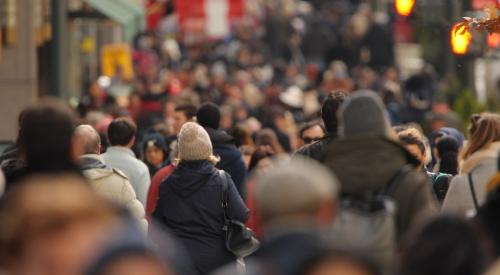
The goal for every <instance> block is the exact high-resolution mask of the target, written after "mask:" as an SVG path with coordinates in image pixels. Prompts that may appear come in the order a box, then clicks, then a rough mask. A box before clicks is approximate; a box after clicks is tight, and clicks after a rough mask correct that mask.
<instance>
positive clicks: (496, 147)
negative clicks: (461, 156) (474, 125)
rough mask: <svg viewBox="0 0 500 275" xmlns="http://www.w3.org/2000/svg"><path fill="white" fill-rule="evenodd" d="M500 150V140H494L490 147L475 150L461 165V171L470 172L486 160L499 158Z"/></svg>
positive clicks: (463, 172) (462, 172)
mask: <svg viewBox="0 0 500 275" xmlns="http://www.w3.org/2000/svg"><path fill="white" fill-rule="evenodd" d="M499 151H500V141H496V142H493V143H492V144H490V145H489V146H488V147H486V148H483V149H481V150H479V151H477V152H474V153H473V154H472V155H470V156H469V157H468V158H467V159H465V160H464V161H463V162H462V163H461V165H460V173H461V174H465V173H469V172H471V171H472V170H474V168H476V167H477V166H478V165H480V164H481V163H482V162H484V161H492V160H494V161H496V160H497V159H498V152H499Z"/></svg>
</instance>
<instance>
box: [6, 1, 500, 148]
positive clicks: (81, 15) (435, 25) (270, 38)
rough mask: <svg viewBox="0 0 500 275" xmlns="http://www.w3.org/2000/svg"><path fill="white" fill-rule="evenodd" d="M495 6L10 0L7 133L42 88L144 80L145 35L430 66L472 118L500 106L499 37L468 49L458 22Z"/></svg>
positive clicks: (292, 57)
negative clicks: (139, 70)
mask: <svg viewBox="0 0 500 275" xmlns="http://www.w3.org/2000/svg"><path fill="white" fill-rule="evenodd" d="M489 6H497V7H498V6H499V1H498V0H366V1H363V0H308V1H298V0H189V1H187V0H37V1H35V0H0V30H1V32H0V93H1V100H0V110H1V116H0V125H2V127H1V128H0V140H12V139H13V138H14V137H15V135H16V132H17V131H16V120H15V119H13V118H12V116H13V114H18V113H19V111H20V110H21V109H22V108H23V107H24V106H26V105H27V104H29V103H31V102H33V101H34V100H36V99H37V98H39V97H40V96H44V95H54V96H58V97H62V98H64V99H67V100H68V101H69V102H70V103H71V104H72V105H74V106H77V105H78V101H79V100H80V98H81V96H82V95H83V94H84V93H85V92H87V91H88V89H89V87H88V85H89V83H91V82H92V81H94V80H97V79H99V78H100V77H101V76H107V77H108V78H103V79H101V82H103V81H104V82H108V83H101V84H103V85H106V84H109V82H110V81H112V78H113V77H115V76H118V78H120V79H125V80H127V79H134V78H137V76H136V75H134V74H135V71H134V69H135V68H134V64H133V62H134V56H133V54H134V49H136V48H141V47H143V46H144V45H140V43H148V42H145V40H141V39H139V38H138V37H139V36H138V35H144V34H148V33H149V34H150V33H154V36H155V37H157V38H159V39H160V40H161V41H159V42H158V41H155V43H156V44H161V45H162V46H161V47H163V48H165V49H166V50H167V51H174V52H175V50H176V49H175V47H177V46H178V45H177V44H176V43H170V42H172V41H178V42H179V43H180V44H181V47H183V48H182V49H181V50H183V51H186V52H185V54H186V55H192V54H196V53H195V52H194V51H195V48H193V47H190V45H200V44H204V43H205V44H206V45H208V46H207V47H215V46H213V45H214V44H213V42H214V41H218V42H219V43H222V44H229V42H230V41H231V40H232V39H234V38H235V37H237V38H238V39H240V40H242V39H243V40H245V39H247V40H246V42H245V43H248V45H249V47H248V48H253V49H255V48H259V46H260V45H259V44H258V43H257V42H255V43H254V42H252V39H255V38H254V37H258V38H259V39H262V40H263V41H264V43H266V45H267V46H268V47H266V52H265V54H264V56H263V57H264V58H265V61H266V62H269V64H271V65H272V66H274V67H275V68H276V66H277V67H279V66H278V65H276V64H279V62H275V61H277V60H286V62H290V63H292V64H297V65H298V67H299V68H301V70H304V71H305V68H312V67H307V65H311V64H313V65H314V66H316V67H315V68H318V69H320V71H324V70H325V69H326V68H327V66H328V64H329V63H330V62H331V61H334V60H340V61H342V62H344V63H345V64H346V66H347V68H348V69H352V68H353V66H354V65H358V64H362V65H363V66H368V67H369V68H371V69H373V70H375V71H380V70H382V68H387V67H388V66H395V67H396V68H397V70H398V74H399V77H400V78H401V79H405V80H406V79H407V78H409V77H410V76H411V75H414V74H416V73H419V72H421V71H422V70H427V71H429V70H430V71H432V72H433V73H435V74H436V75H437V76H439V79H440V81H441V82H440V83H441V84H442V83H445V85H441V86H442V88H440V89H441V90H442V93H441V95H440V97H443V99H442V100H446V101H447V102H448V104H449V105H450V106H451V107H456V106H459V107H460V108H463V109H464V110H465V111H464V112H465V113H464V114H463V116H464V117H467V116H469V115H470V112H472V111H473V110H476V111H477V110H479V109H482V108H486V107H488V108H490V109H496V105H497V103H498V100H497V98H498V99H499V100H500V96H497V94H498V93H499V91H498V90H499V89H500V84H499V83H500V81H499V79H500V73H498V72H500V70H497V69H496V68H500V62H498V58H497V56H498V54H497V53H498V51H497V49H498V48H499V47H500V37H499V36H488V35H486V34H483V33H478V32H474V33H469V34H466V36H465V37H462V38H463V39H462V38H461V39H462V40H459V41H462V42H460V43H462V46H461V47H462V51H458V52H457V51H456V49H455V44H454V42H453V41H452V39H451V38H452V28H453V26H454V24H455V23H456V22H459V21H460V19H461V17H462V16H464V15H468V16H481V10H482V9H483V8H485V7H489ZM245 28H250V29H251V30H252V32H253V33H250V34H248V32H247V31H246V30H245ZM242 30H244V31H242ZM332 30H341V31H342V33H339V31H332ZM245 32H247V33H245ZM241 33H244V35H246V36H247V37H246V38H245V37H243V38H242V37H241V35H240V34H241ZM467 35H469V36H470V38H468V37H467ZM169 39H170V40H169ZM172 39H173V40H172ZM162 43H163V44H162ZM169 43H170V44H169ZM457 43H458V42H457ZM352 45H356V48H359V52H357V53H355V54H352V55H351V53H349V52H346V51H345V49H349V47H350V46H352ZM351 48H352V47H351ZM227 50H228V52H229V53H230V51H231V49H229V48H228V49H227ZM343 51H344V52H343ZM183 54H184V53H183ZM242 58H244V57H242ZM210 62H211V61H210ZM171 65H172V64H169V65H168V66H167V67H168V68H167V69H171ZM163 67H165V66H163ZM367 77H368V76H367ZM114 87H115V89H114V90H112V91H108V92H111V93H112V94H113V96H116V95H121V94H125V95H129V94H130V93H131V92H132V90H131V89H132V88H131V87H130V86H127V85H122V86H120V85H114ZM457 102H458V103H457ZM455 103H456V104H455ZM455 105H456V106H455ZM457 108H458V107H457ZM456 111H457V112H462V111H463V110H456Z"/></svg>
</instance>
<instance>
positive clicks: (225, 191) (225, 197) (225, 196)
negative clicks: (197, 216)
mask: <svg viewBox="0 0 500 275" xmlns="http://www.w3.org/2000/svg"><path fill="white" fill-rule="evenodd" d="M217 174H218V175H219V177H221V179H222V210H223V211H224V221H226V222H227V221H229V220H230V219H229V214H228V212H229V211H228V207H229V183H228V180H227V176H226V173H225V172H224V171H222V170H218V171H217Z"/></svg>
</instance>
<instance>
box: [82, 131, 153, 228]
mask: <svg viewBox="0 0 500 275" xmlns="http://www.w3.org/2000/svg"><path fill="white" fill-rule="evenodd" d="M74 138H75V140H76V142H77V144H79V145H80V146H81V149H82V150H81V152H82V155H81V156H80V157H79V160H80V169H81V170H82V172H83V175H84V176H85V177H86V178H87V180H88V181H90V184H91V186H92V188H93V189H94V190H95V191H96V192H97V193H98V194H99V195H101V196H103V197H104V198H106V199H108V200H110V201H112V202H114V203H116V204H118V205H120V206H123V207H125V208H127V209H128V210H129V211H130V214H131V215H132V216H133V217H134V218H135V220H136V221H137V222H138V224H139V226H140V227H141V228H142V229H143V230H144V232H146V231H147V225H148V223H147V221H146V219H145V217H144V215H145V213H144V206H143V205H142V204H141V203H140V202H139V201H138V200H137V197H136V194H135V191H134V188H132V185H131V184H130V182H129V181H128V178H127V176H126V175H125V174H124V173H123V172H122V171H120V170H118V169H111V168H108V167H107V166H106V165H105V164H104V160H103V159H102V157H101V156H100V153H99V152H100V150H101V138H100V137H99V133H97V131H96V130H95V129H94V128H92V126H90V125H80V126H78V127H76V129H75V134H74Z"/></svg>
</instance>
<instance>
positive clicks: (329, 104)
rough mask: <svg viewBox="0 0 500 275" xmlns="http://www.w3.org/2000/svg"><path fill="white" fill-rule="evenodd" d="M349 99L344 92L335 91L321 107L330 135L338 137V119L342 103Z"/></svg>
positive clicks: (322, 116)
mask: <svg viewBox="0 0 500 275" xmlns="http://www.w3.org/2000/svg"><path fill="white" fill-rule="evenodd" d="M346 99H347V94H346V93H345V92H342V91H334V92H332V93H330V94H329V95H328V97H327V98H326V99H325V101H324V102H323V105H322V107H321V118H322V119H323V123H324V124H325V128H326V131H327V133H328V134H329V135H333V136H337V129H338V119H337V112H338V110H339V108H340V106H341V105H342V103H343V102H344V101H345V100H346Z"/></svg>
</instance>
